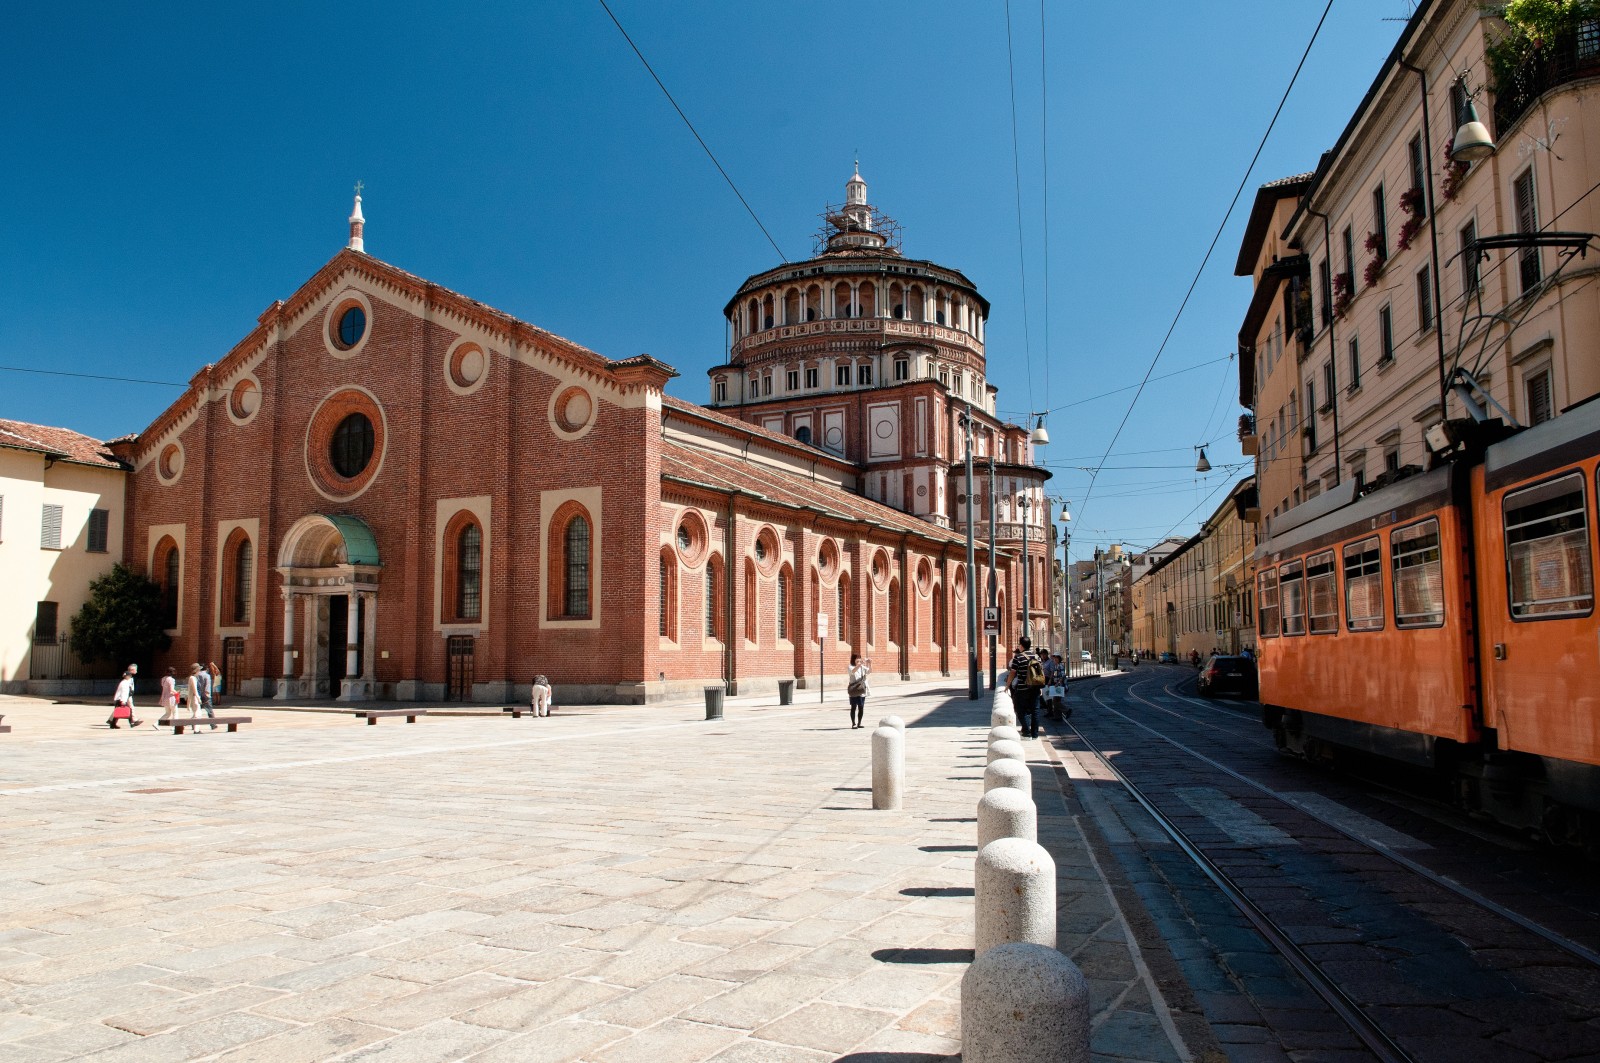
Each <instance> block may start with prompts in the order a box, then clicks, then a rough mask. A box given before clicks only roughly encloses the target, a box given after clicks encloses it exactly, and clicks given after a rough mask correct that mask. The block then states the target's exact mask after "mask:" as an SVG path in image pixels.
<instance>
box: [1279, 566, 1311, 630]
mask: <svg viewBox="0 0 1600 1063" xmlns="http://www.w3.org/2000/svg"><path fill="white" fill-rule="evenodd" d="M1278 608H1279V609H1281V610H1282V612H1283V633H1284V634H1285V635H1304V634H1305V633H1306V589H1305V580H1304V577H1303V570H1302V567H1301V564H1300V562H1298V561H1285V562H1284V563H1283V567H1282V568H1280V569H1278Z"/></svg>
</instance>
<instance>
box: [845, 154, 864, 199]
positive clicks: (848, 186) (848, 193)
mask: <svg viewBox="0 0 1600 1063" xmlns="http://www.w3.org/2000/svg"><path fill="white" fill-rule="evenodd" d="M844 204H845V206H847V207H864V206H866V205H867V182H865V181H863V180H862V179H861V160H860V159H857V160H856V172H855V175H854V176H852V177H851V178H850V180H849V181H847V182H845V186H844Z"/></svg>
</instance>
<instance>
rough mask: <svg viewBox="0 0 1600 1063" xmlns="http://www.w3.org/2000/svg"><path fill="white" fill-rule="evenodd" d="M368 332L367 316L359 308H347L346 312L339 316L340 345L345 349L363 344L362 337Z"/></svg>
mask: <svg viewBox="0 0 1600 1063" xmlns="http://www.w3.org/2000/svg"><path fill="white" fill-rule="evenodd" d="M366 331H367V314H366V311H364V310H362V309H361V308H360V307H359V306H351V307H346V308H345V312H344V313H342V314H340V315H339V345H340V346H341V347H344V348H347V349H348V348H350V347H354V346H355V345H356V344H358V343H360V342H361V337H362V336H363V335H365V334H366Z"/></svg>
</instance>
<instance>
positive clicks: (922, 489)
mask: <svg viewBox="0 0 1600 1063" xmlns="http://www.w3.org/2000/svg"><path fill="white" fill-rule="evenodd" d="M917 497H918V498H927V497H928V485H927V484H918V485H917Z"/></svg>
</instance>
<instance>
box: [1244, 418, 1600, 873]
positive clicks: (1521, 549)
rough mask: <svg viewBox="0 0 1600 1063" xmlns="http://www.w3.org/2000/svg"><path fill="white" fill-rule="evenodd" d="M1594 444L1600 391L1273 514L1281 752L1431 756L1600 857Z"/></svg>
mask: <svg viewBox="0 0 1600 1063" xmlns="http://www.w3.org/2000/svg"><path fill="white" fill-rule="evenodd" d="M1479 427H1480V428H1487V427H1488V426H1479ZM1597 455H1600V401H1596V402H1589V403H1587V404H1585V405H1583V406H1580V407H1577V408H1575V409H1572V410H1570V411H1569V412H1567V413H1565V414H1563V415H1562V416H1560V417H1557V418H1555V419H1553V420H1551V421H1547V422H1545V423H1544V424H1541V425H1538V426H1535V427H1533V428H1527V429H1521V430H1517V431H1516V432H1515V433H1514V434H1504V431H1503V429H1502V432H1501V438H1499V439H1498V441H1496V442H1492V443H1489V444H1487V445H1482V444H1480V445H1478V446H1476V447H1469V448H1468V449H1466V450H1465V451H1463V452H1462V453H1459V454H1457V455H1456V456H1455V457H1454V458H1453V460H1446V461H1438V460H1436V461H1435V463H1434V464H1435V467H1434V468H1432V469H1431V470H1429V471H1428V472H1425V473H1421V474H1418V475H1415V476H1411V477H1408V478H1405V479H1401V480H1398V481H1396V482H1394V483H1392V484H1389V485H1387V486H1384V487H1381V488H1377V489H1372V490H1368V491H1367V492H1366V493H1364V494H1361V493H1358V492H1357V490H1356V488H1355V485H1353V484H1347V485H1344V486H1343V487H1342V488H1339V489H1335V490H1334V491H1330V492H1328V493H1326V494H1324V495H1322V496H1319V497H1318V498H1316V499H1313V500H1312V501H1310V502H1308V503H1305V504H1304V505H1301V506H1298V507H1296V508H1295V509H1294V510H1291V511H1290V512H1289V513H1287V514H1284V515H1283V516H1282V517H1280V518H1278V519H1277V520H1276V521H1274V524H1273V527H1272V529H1271V537H1270V538H1268V539H1267V540H1266V541H1264V542H1263V543H1262V544H1261V546H1260V548H1259V549H1258V550H1257V552H1256V566H1257V567H1256V576H1255V579H1256V595H1257V598H1256V601H1257V624H1258V633H1259V636H1260V637H1259V639H1258V646H1259V653H1260V661H1259V668H1260V677H1261V694H1260V697H1261V703H1262V722H1263V723H1264V724H1265V725H1266V726H1267V727H1268V728H1270V729H1271V730H1272V731H1273V732H1274V734H1275V736H1276V738H1277V742H1278V746H1279V748H1280V749H1283V750H1284V751H1285V752H1288V753H1291V754H1296V755H1300V756H1304V757H1308V758H1311V759H1317V760H1333V759H1335V758H1336V757H1337V755H1338V752H1339V751H1340V750H1347V749H1354V750H1360V751H1363V752H1366V753H1370V754H1376V755H1378V756H1382V757H1387V758H1390V759H1392V760H1397V761H1401V762H1405V763H1407V764H1411V765H1415V766H1416V767H1417V768H1418V769H1419V770H1426V771H1429V772H1431V773H1434V774H1435V775H1436V776H1437V777H1438V778H1439V779H1442V780H1444V781H1446V782H1448V784H1449V787H1450V792H1451V793H1452V795H1453V796H1454V797H1455V799H1456V800H1457V801H1458V802H1459V803H1460V804H1461V805H1462V806H1463V807H1464V808H1466V809H1468V810H1471V811H1473V812H1478V813H1483V814H1485V815H1488V816H1490V817H1492V818H1494V819H1497V820H1499V821H1501V822H1504V823H1506V824H1509V825H1511V826H1514V827H1518V828H1525V829H1528V830H1531V831H1534V832H1536V833H1538V834H1541V835H1543V836H1544V837H1545V838H1547V839H1548V840H1550V841H1552V842H1554V843H1557V844H1563V845H1577V846H1581V847H1583V848H1584V849H1586V850H1587V851H1589V853H1590V854H1591V855H1600V625H1597V623H1596V617H1595V609H1594V604H1595V602H1594V557H1595V553H1596V549H1597V542H1596V531H1597V529H1600V519H1597V516H1600V514H1597V510H1596V498H1597V496H1600V481H1597V470H1596V465H1597Z"/></svg>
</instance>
